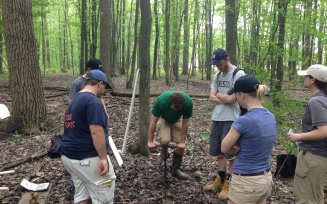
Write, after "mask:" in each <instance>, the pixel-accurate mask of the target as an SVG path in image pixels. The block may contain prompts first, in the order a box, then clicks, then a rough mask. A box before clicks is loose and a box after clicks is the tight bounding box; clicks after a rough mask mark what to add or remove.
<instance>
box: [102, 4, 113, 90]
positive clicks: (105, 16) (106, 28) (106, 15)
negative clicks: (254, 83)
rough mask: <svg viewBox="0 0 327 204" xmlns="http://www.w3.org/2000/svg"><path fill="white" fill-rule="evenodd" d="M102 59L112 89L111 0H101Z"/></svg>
mask: <svg viewBox="0 0 327 204" xmlns="http://www.w3.org/2000/svg"><path fill="white" fill-rule="evenodd" d="M99 4H100V5H99V8H100V13H101V16H100V59H101V62H102V63H103V66H104V68H105V70H106V75H107V78H108V80H109V84H111V87H112V89H114V84H113V83H112V79H111V74H112V73H111V71H112V70H111V69H110V68H109V66H110V40H111V39H110V37H111V36H110V20H109V19H110V12H109V10H110V0H100V3H99Z"/></svg>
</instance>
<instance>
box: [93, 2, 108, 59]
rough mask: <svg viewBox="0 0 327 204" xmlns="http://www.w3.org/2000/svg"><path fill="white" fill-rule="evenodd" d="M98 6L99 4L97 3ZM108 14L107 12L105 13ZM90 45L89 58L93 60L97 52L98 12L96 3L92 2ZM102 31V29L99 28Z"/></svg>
mask: <svg viewBox="0 0 327 204" xmlns="http://www.w3.org/2000/svg"><path fill="white" fill-rule="evenodd" d="M99 4H100V3H99ZM107 12H108V11H107ZM91 19H92V23H91V25H92V26H91V45H90V58H95V56H96V50H97V38H98V35H97V30H98V10H97V1H96V0H92V11H91ZM100 29H102V28H100Z"/></svg>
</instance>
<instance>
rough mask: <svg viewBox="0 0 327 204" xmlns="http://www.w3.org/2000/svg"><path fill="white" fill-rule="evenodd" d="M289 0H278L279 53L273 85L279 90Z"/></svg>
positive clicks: (281, 84) (282, 73) (280, 86)
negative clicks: (275, 80) (275, 81)
mask: <svg viewBox="0 0 327 204" xmlns="http://www.w3.org/2000/svg"><path fill="white" fill-rule="evenodd" d="M289 1H290V0H279V4H278V27H279V32H278V43H277V46H278V48H279V52H278V53H279V55H278V56H277V79H278V81H277V83H276V86H275V90H276V91H281V90H282V86H283V79H284V63H283V58H284V40H285V23H286V12H287V5H288V3H289Z"/></svg>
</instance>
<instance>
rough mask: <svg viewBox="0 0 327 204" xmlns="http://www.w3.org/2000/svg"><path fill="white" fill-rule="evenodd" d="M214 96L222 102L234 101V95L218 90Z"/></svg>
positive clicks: (229, 102)
mask: <svg viewBox="0 0 327 204" xmlns="http://www.w3.org/2000/svg"><path fill="white" fill-rule="evenodd" d="M216 97H217V98H218V100H220V101H221V102H222V103H224V104H231V103H233V102H234V101H235V97H234V96H233V95H226V94H221V93H219V92H218V93H217V94H216Z"/></svg>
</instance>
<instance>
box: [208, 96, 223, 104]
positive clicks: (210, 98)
mask: <svg viewBox="0 0 327 204" xmlns="http://www.w3.org/2000/svg"><path fill="white" fill-rule="evenodd" d="M209 101H210V102H213V103H215V104H223V102H222V101H221V100H219V99H218V98H217V97H216V96H214V95H213V94H210V97H209Z"/></svg>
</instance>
